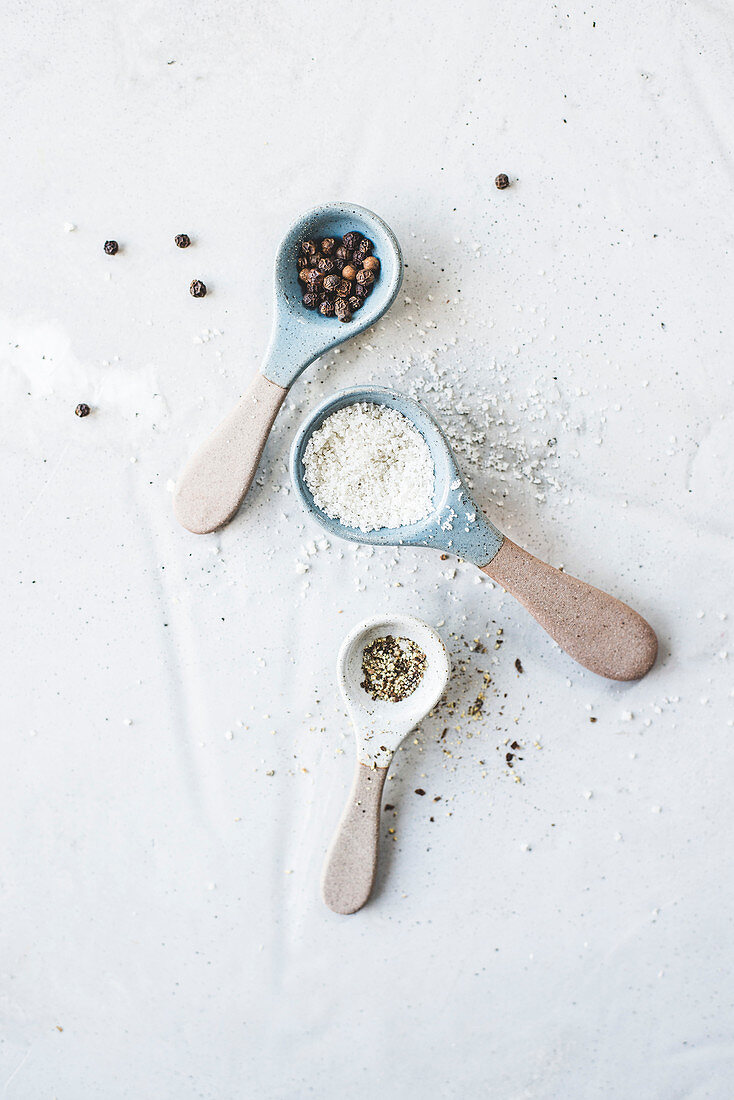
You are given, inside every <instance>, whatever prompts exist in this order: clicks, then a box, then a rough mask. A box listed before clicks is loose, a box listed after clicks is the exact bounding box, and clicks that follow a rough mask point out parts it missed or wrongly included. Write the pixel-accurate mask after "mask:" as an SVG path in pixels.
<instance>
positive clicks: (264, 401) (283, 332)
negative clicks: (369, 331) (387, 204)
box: [174, 202, 403, 535]
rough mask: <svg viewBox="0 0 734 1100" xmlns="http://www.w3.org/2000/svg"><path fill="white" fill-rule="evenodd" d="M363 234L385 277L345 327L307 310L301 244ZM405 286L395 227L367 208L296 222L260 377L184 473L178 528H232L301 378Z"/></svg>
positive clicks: (279, 265)
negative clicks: (288, 398) (283, 407)
mask: <svg viewBox="0 0 734 1100" xmlns="http://www.w3.org/2000/svg"><path fill="white" fill-rule="evenodd" d="M350 230H356V231H357V232H358V233H361V234H362V235H363V236H365V237H368V238H369V239H370V240H371V241H372V242H373V245H374V249H373V252H374V255H375V256H377V258H378V259H379V261H380V273H379V277H378V279H377V281H376V282H375V284H374V289H373V291H372V293H371V294H370V296H369V297H368V298H366V299H365V303H364V305H363V306H362V308H361V309H360V310H359V311H358V312H357V313H355V314H354V316H353V318H352V320H351V321H348V322H347V323H346V324H345V323H343V322H341V321H339V320H338V319H337V318H336V317H322V316H321V314H320V313H317V312H312V311H310V310H307V309H305V308H304V306H303V303H302V298H303V288H302V286H301V284H300V282H299V281H298V271H297V269H296V259H297V258H298V256H299V254H300V253H299V245H300V242H301V241H303V240H307V239H319V240H321V239H322V238H324V237H343V236H344V234H345V233H347V232H349V231H350ZM402 281H403V257H402V253H401V251H400V245H399V244H398V242H397V238H396V237H395V234H394V233H393V231H392V230H391V229H390V227H389V226H388V225H386V224H385V222H384V221H383V220H382V218H379V217H378V216H377V214H373V213H372V211H371V210H365V208H364V207H362V206H353V205H352V204H351V203H346V202H336V203H328V204H326V205H324V206H317V207H316V208H315V209H314V210H309V212H308V213H307V214H304V215H303V217H301V218H299V219H298V221H296V222H294V224H293V225H292V226H291V228H290V229H289V230H288V232H287V233H286V235H285V237H284V238H283V240H282V241H281V243H280V247H279V249H278V253H277V256H276V259H275V310H274V316H273V329H272V334H271V337H270V344H269V346H268V350H267V352H266V353H265V359H264V361H263V365H262V367H261V368H260V372H259V373H258V374H257V375H256V376H255V378H254V380H253V381H252V383H251V384H250V386H249V388H248V390H247V391H246V392H245V394H244V395H243V396H242V397H241V399H240V401H239V403H238V404H237V405H236V406H235V408H234V409H233V410H232V412H231V413H230V414H229V416H227V417H226V418H225V419H224V420H223V421H222V422H221V424H220V425H219V426H218V427H217V428H215V430H214V431H213V433H212V434H211V435H210V436H209V438H208V439H207V440H206V442H205V443H204V444H203V445H202V446H201V447H200V448H199V450H198V451H197V452H196V453H195V454H194V456H193V457H192V458H191V459H190V460H189V462H188V464H187V466H186V467H185V468H184V470H183V473H182V474H181V477H180V478H179V482H178V485H177V486H176V492H175V496H174V510H175V513H176V518H177V519H178V521H179V523H181V524H182V525H183V526H184V527H186V528H187V529H188V530H189V531H193V532H194V533H195V534H197V535H201V534H205V533H207V532H209V531H215V530H216V529H217V528H218V527H223V526H224V524H225V523H229V521H230V520H231V519H232V517H233V516H234V514H235V513H236V511H237V509H238V508H239V506H240V504H241V503H242V501H243V499H244V497H245V495H246V493H247V490H248V489H249V488H250V485H251V484H252V480H253V478H254V477H255V473H256V471H257V467H258V463H259V462H260V458H261V456H262V452H263V449H264V447H265V443H266V441H267V438H268V435H269V434H270V429H271V428H272V426H273V422H274V420H275V417H276V416H277V415H278V411H279V410H280V407H281V405H282V404H283V401H284V400H285V396H286V394H287V392H288V390H289V388H290V387H291V385H292V384H293V383H294V382H295V380H296V379H297V378H298V376H299V374H301V372H302V371H303V370H305V369H306V367H307V366H309V364H310V363H313V361H314V359H318V358H319V356H320V355H323V354H324V352H325V351H329V350H330V349H331V348H335V347H337V346H338V345H339V344H343V343H344V341H345V340H349V339H350V338H351V337H352V336H356V335H357V333H359V332H363V331H364V329H366V328H368V327H369V326H370V325H374V324H375V322H376V321H378V320H379V319H380V317H382V315H383V313H385V311H386V310H387V309H389V308H390V306H391V305H392V303H393V302H394V301H395V298H396V295H397V293H398V291H399V290H400V284H401V282H402Z"/></svg>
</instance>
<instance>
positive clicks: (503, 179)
mask: <svg viewBox="0 0 734 1100" xmlns="http://www.w3.org/2000/svg"><path fill="white" fill-rule="evenodd" d="M494 185H495V187H496V188H497V190H498V191H504V190H505V188H506V187H509V186H510V178H509V176H506V175H505V173H504V172H500V174H499V175H498V176H497V179H496V180H495V181H494Z"/></svg>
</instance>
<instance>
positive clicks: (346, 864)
mask: <svg viewBox="0 0 734 1100" xmlns="http://www.w3.org/2000/svg"><path fill="white" fill-rule="evenodd" d="M386 775H387V768H371V767H369V765H367V764H360V763H358V764H357V770H356V771H355V773H354V782H353V784H352V790H351V793H350V795H349V799H348V801H347V804H346V806H345V807H344V813H343V814H342V817H341V821H340V822H339V826H338V828H337V830H336V834H335V836H334V839H333V840H332V842H331V846H330V848H329V851H328V852H327V853H326V862H325V863H324V871H323V875H322V878H321V893H322V895H323V898H324V901H325V902H326V904H327V905H328V906H329V909H333V910H334V912H335V913H356V912H357V910H358V909H361V908H362V906H363V905H364V903H365V902H366V901H367V899H368V898H369V896H370V894H371V892H372V884H373V882H374V881H375V872H376V871H377V849H378V844H379V839H380V806H381V805H382V788H383V787H384V786H385V777H386Z"/></svg>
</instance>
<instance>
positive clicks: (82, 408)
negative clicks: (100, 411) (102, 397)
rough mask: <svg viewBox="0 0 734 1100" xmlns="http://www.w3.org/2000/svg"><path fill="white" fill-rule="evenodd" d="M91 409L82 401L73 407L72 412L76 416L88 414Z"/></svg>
mask: <svg viewBox="0 0 734 1100" xmlns="http://www.w3.org/2000/svg"><path fill="white" fill-rule="evenodd" d="M91 411H92V410H91V409H90V407H89V405H85V404H84V402H83V401H82V403H81V404H80V405H77V407H76V408H75V409H74V412H75V413H76V415H77V416H89V414H90V412H91Z"/></svg>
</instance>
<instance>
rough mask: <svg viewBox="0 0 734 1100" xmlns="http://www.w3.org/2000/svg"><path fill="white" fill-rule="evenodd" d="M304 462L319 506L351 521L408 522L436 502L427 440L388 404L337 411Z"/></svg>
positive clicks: (371, 526)
mask: <svg viewBox="0 0 734 1100" xmlns="http://www.w3.org/2000/svg"><path fill="white" fill-rule="evenodd" d="M303 466H304V477H305V481H306V484H307V485H308V487H309V489H310V490H311V493H312V495H313V498H314V501H315V503H316V504H317V506H318V507H319V508H321V510H322V511H324V512H326V514H327V516H330V517H331V518H332V519H336V520H338V521H339V522H340V523H342V524H344V525H345V526H347V527H358V528H359V529H360V530H361V531H377V530H379V529H380V528H381V527H404V526H405V525H406V524H409V523H417V522H418V521H419V520H421V519H423V518H424V517H425V516H427V515H428V514H429V512H430V511H431V509H432V508H433V490H434V482H435V477H434V469H433V459H432V458H431V452H430V450H429V448H428V445H427V443H426V441H425V439H424V438H423V436H422V435H421V434H420V432H419V431H418V430H417V429H416V428H415V427H414V425H413V424H412V423H411V422H410V420H408V419H407V417H405V416H403V415H402V413H399V412H397V410H396V409H391V408H388V407H387V406H386V405H376V404H373V403H372V402H368V401H361V402H357V403H355V404H354V405H347V406H346V408H343V409H339V410H338V411H337V412H335V413H332V414H331V416H329V417H327V419H326V420H325V421H324V423H323V424H322V425H321V427H320V428H319V429H318V430H317V431H315V432H314V433H313V435H312V436H311V438H310V439H309V441H308V444H307V445H306V449H305V451H304V454H303Z"/></svg>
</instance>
